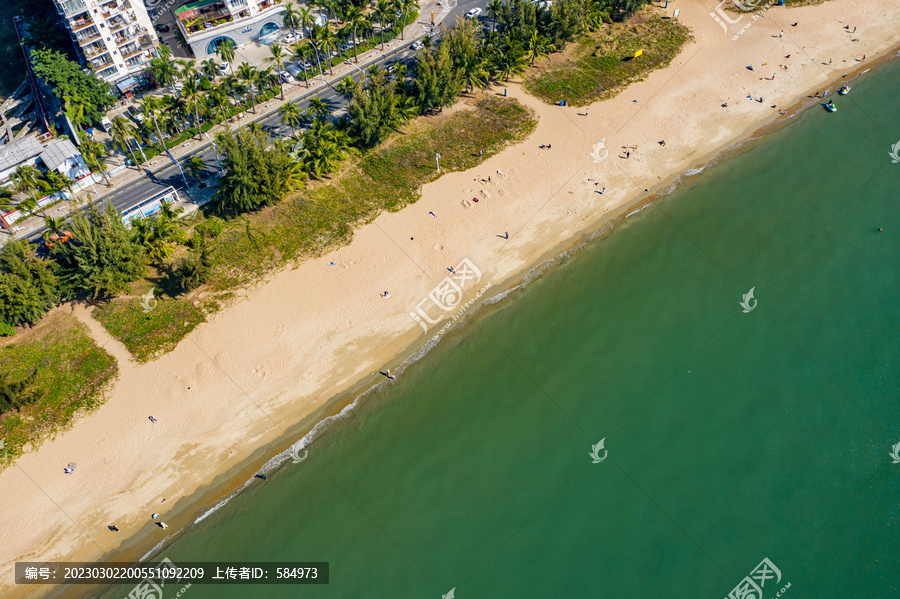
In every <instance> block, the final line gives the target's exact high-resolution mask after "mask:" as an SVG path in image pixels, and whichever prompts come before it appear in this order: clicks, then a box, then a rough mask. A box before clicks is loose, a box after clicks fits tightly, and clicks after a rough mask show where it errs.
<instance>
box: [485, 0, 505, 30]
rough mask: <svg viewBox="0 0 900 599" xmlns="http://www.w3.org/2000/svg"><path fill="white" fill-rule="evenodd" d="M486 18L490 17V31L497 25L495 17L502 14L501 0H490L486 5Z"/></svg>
mask: <svg viewBox="0 0 900 599" xmlns="http://www.w3.org/2000/svg"><path fill="white" fill-rule="evenodd" d="M487 14H488V18H490V19H491V31H494V30H495V29H496V27H497V17H499V16H500V15H501V14H503V2H502V1H501V0H491V1H490V2H488V5H487Z"/></svg>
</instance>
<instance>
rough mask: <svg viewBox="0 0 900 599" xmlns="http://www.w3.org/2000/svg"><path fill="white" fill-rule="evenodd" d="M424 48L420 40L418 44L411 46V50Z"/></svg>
mask: <svg viewBox="0 0 900 599" xmlns="http://www.w3.org/2000/svg"><path fill="white" fill-rule="evenodd" d="M424 47H425V44H424V42H422V41H421V40H419V41H418V42H416V43H415V44H413V45H412V49H413V50H421V49H422V48H424Z"/></svg>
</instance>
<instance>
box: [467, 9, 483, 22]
mask: <svg viewBox="0 0 900 599" xmlns="http://www.w3.org/2000/svg"><path fill="white" fill-rule="evenodd" d="M480 14H481V9H480V8H477V7H476V8H473V9H472V10H470V11H469V12H467V13H466V18H467V19H474V18H475V17H477V16H478V15H480Z"/></svg>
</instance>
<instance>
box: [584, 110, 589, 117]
mask: <svg viewBox="0 0 900 599" xmlns="http://www.w3.org/2000/svg"><path fill="white" fill-rule="evenodd" d="M587 113H588V109H587V108H585V109H584V116H587Z"/></svg>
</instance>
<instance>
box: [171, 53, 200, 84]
mask: <svg viewBox="0 0 900 599" xmlns="http://www.w3.org/2000/svg"><path fill="white" fill-rule="evenodd" d="M175 63H176V64H177V65H178V66H179V67H181V70H179V71H178V75H179V78H180V79H182V80H184V81H190V80H191V79H196V78H197V69H196V68H194V63H193V62H191V61H190V60H185V59H184V58H179V59H177V60H176V61H175Z"/></svg>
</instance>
